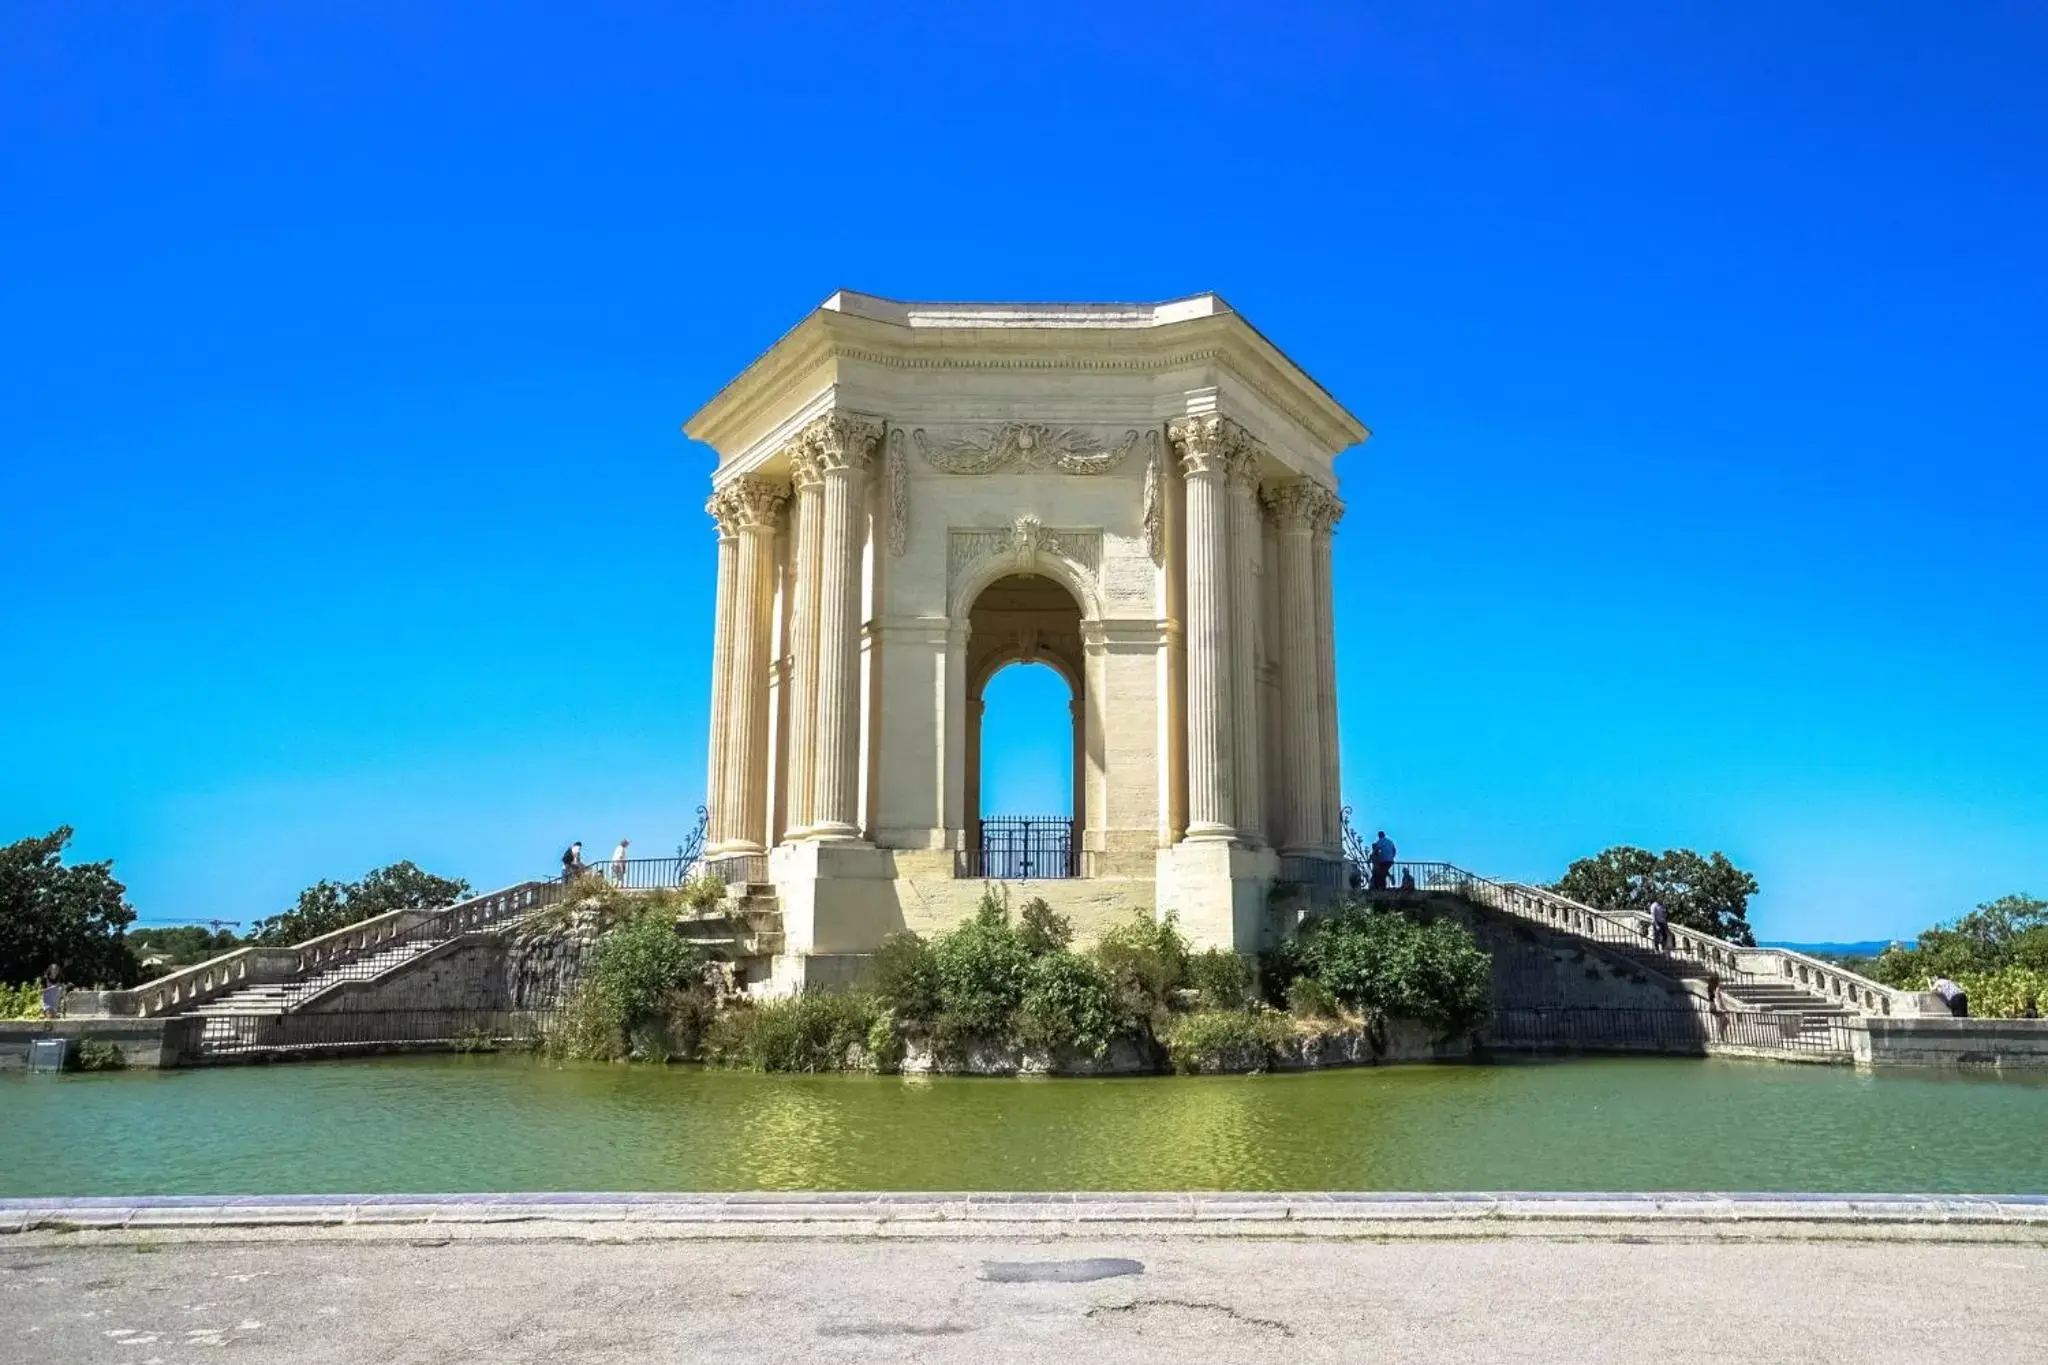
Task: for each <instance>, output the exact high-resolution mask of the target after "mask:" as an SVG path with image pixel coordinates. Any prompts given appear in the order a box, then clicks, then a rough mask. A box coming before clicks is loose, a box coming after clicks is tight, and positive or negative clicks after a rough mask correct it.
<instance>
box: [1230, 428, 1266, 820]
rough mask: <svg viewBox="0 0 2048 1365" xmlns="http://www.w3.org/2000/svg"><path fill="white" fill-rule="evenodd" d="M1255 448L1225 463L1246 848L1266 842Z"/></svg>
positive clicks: (1245, 442) (1242, 444)
mask: <svg viewBox="0 0 2048 1365" xmlns="http://www.w3.org/2000/svg"><path fill="white" fill-rule="evenodd" d="M1258 459H1259V451H1258V447H1257V446H1256V445H1254V444H1253V443H1252V441H1251V440H1250V438H1249V437H1244V438H1242V439H1241V440H1240V441H1239V442H1238V448H1237V449H1236V450H1235V451H1233V452H1232V456H1231V460H1230V655H1231V660H1230V673H1231V683H1230V700H1231V718H1232V719H1231V736H1232V742H1233V744H1234V745H1235V747H1236V751H1237V752H1236V758H1237V765H1236V766H1237V774H1236V784H1235V789H1236V792H1237V811H1236V817H1237V832H1238V835H1239V837H1241V838H1243V839H1244V840H1245V841H1246V842H1248V843H1255V842H1258V841H1260V840H1262V839H1263V838H1264V837H1265V829H1266V813H1265V805H1266V801H1265V791H1266V781H1265V777H1264V765H1263V763H1262V762H1261V760H1262V759H1263V758H1264V756H1265V748H1266V746H1265V744H1264V742H1263V727H1262V726H1261V725H1260V723H1259V719H1260V718H1259V701H1260V694H1261V693H1262V692H1264V691H1265V689H1264V688H1262V687H1261V686H1260V685H1259V591H1258V580H1257V579H1256V578H1254V577H1253V576H1252V556H1253V555H1254V554H1255V553H1256V552H1257V550H1258V547H1259V542H1260V540H1261V539H1262V537H1261V534H1260V529H1259V504H1258V473H1257V465H1258Z"/></svg>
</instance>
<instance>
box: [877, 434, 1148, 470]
mask: <svg viewBox="0 0 2048 1365" xmlns="http://www.w3.org/2000/svg"><path fill="white" fill-rule="evenodd" d="M910 439H911V441H912V442H913V443H915V444H916V446H917V451H918V454H920V455H922V456H924V458H925V462H926V463H927V464H929V465H931V467H932V468H934V469H936V470H938V471H939V472H940V473H942V474H994V473H996V472H998V471H1000V470H1004V469H1008V468H1010V467H1011V466H1012V465H1016V466H1018V467H1021V468H1023V469H1027V470H1032V471H1038V472H1044V471H1047V470H1051V471H1056V472H1058V473H1061V474H1107V473H1109V472H1110V471H1111V470H1113V469H1115V468H1116V467H1117V466H1118V465H1120V464H1122V463H1123V461H1124V457H1125V456H1127V455H1129V454H1130V453H1131V451H1132V450H1133V449H1135V448H1136V447H1137V444H1138V433H1137V432H1136V431H1127V432H1125V433H1124V435H1123V439H1122V440H1120V441H1118V442H1117V443H1116V444H1115V445H1108V444H1106V443H1104V442H1103V441H1101V440H1099V439H1097V438H1096V437H1094V436H1091V435H1090V434H1088V433H1087V432H1085V431H1082V430H1081V429H1080V428H1078V427H1055V426H1048V425H1046V424H1045V423H1043V422H1004V423H1003V424H1002V425H1001V426H998V427H997V428H996V429H995V430H994V431H992V432H989V433H986V434H985V435H984V436H983V437H982V439H981V440H979V441H974V440H966V439H961V438H958V437H949V436H934V435H932V434H931V433H929V432H927V431H926V430H925V429H924V428H922V427H919V428H918V429H917V430H916V431H913V432H911V433H910Z"/></svg>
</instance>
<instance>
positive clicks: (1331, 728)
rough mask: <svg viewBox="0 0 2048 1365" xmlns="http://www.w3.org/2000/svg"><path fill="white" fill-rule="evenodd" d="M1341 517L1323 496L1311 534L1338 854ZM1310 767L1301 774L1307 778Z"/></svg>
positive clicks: (1319, 679)
mask: <svg viewBox="0 0 2048 1365" xmlns="http://www.w3.org/2000/svg"><path fill="white" fill-rule="evenodd" d="M1343 518H1344V504H1343V503H1341V502H1339V501H1337V499H1336V498H1335V497H1330V496H1326V497H1325V498H1324V499H1322V500H1321V501H1320V502H1319V503H1318V504H1317V508H1316V512H1315V521H1314V525H1315V530H1314V533H1313V537H1312V544H1313V547H1314V548H1313V551H1312V559H1313V562H1314V563H1313V569H1314V574H1315V587H1316V632H1315V634H1316V719H1317V722H1318V724H1319V726H1320V728H1321V730H1322V763H1321V764H1320V768H1321V777H1322V786H1323V800H1322V805H1323V809H1322V818H1323V839H1322V842H1323V848H1324V850H1325V851H1326V852H1328V853H1331V854H1333V855H1334V854H1336V853H1338V852H1339V851H1341V850H1342V848H1343V846H1344V834H1343V830H1342V828H1341V825H1342V821H1343V817H1344V785H1343V781H1342V774H1341V773H1340V772H1339V771H1338V764H1337V614H1336V598H1335V594H1334V591H1333V588H1334V585H1333V583H1332V582H1331V574H1330V537H1331V534H1332V533H1333V532H1334V531H1335V530H1336V529H1337V523H1338V522H1339V521H1341V520H1343ZM1313 775H1314V770H1310V771H1308V772H1304V773H1303V774H1302V780H1303V781H1309V780H1311V778H1312V776H1313Z"/></svg>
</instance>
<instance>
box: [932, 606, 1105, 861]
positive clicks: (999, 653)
mask: <svg viewBox="0 0 2048 1365" xmlns="http://www.w3.org/2000/svg"><path fill="white" fill-rule="evenodd" d="M1081 623H1082V611H1081V606H1080V604H1079V603H1078V602H1076V601H1075V599H1074V597H1073V595H1072V594H1071V593H1069V592H1068V591H1067V589H1066V588H1064V587H1063V586H1061V585H1060V584H1059V583H1058V582H1056V581H1055V580H1053V579H1051V578H1048V577H1045V576H1042V575H1038V574H1027V573H1012V574H1006V575H1004V576H1003V577H1000V578H997V579H996V580H994V581H993V582H991V583H990V584H988V586H986V587H985V588H983V589H982V590H981V591H980V592H979V593H978V594H977V595H976V596H975V598H974V601H973V605H972V606H971V607H970V608H969V609H968V613H967V737H966V738H967V743H966V752H965V754H964V755H963V757H964V759H965V760H966V773H965V783H964V787H965V791H964V796H965V800H964V803H963V805H964V812H963V813H964V814H965V816H966V821H967V829H966V835H967V838H966V845H967V846H966V849H965V850H964V854H965V865H964V866H963V868H962V869H961V870H962V872H963V873H964V874H965V875H968V876H975V877H980V876H1003V877H1019V876H1024V875H1036V876H1062V877H1067V876H1078V875H1080V874H1081V871H1082V863H1081V848H1082V843H1083V839H1082V836H1083V832H1084V831H1085V830H1086V829H1087V828H1088V816H1089V812H1088V809H1087V785H1088V784H1087V780H1086V763H1087V757H1086V755H1087V749H1086V743H1087V733H1086V732H1087V726H1086V720H1085V718H1086V716H1087V714H1088V684H1087V675H1088V670H1087V666H1086V651H1085V646H1084V643H1083V637H1082V625H1081ZM1014 663H1042V664H1045V665H1047V666H1049V667H1050V668H1052V669H1053V671H1054V672H1056V673H1058V674H1059V675H1060V676H1061V677H1062V678H1064V679H1065V680H1066V684H1067V688H1068V690H1069V692H1070V693H1071V695H1072V701H1071V702H1070V704H1069V716H1070V723H1069V728H1068V739H1067V744H1068V747H1069V748H1070V749H1071V752H1072V754H1073V765H1074V771H1073V786H1072V791H1073V796H1072V802H1071V809H1070V810H1069V811H1068V812H1067V815H1066V819H1067V825H1068V828H1067V830H1066V835H1065V842H1064V853H1063V854H1062V855H1060V857H1059V858H1058V859H1057V860H1051V859H1050V856H1049V855H1050V854H1051V851H1052V845H1051V843H1050V842H1048V841H1047V840H1046V839H1045V837H1044V832H1043V831H1017V830H1010V829H1006V830H1004V831H1003V834H1004V837H1003V838H1002V839H989V838H985V833H984V830H983V827H982V809H981V772H982V762H981V759H982V718H983V697H984V693H985V691H986V689H987V687H988V683H989V679H991V678H993V677H994V676H995V675H996V674H997V673H998V672H1000V671H1001V670H1002V669H1004V668H1005V667H1007V666H1009V665H1010V664H1014ZM1051 738H1052V737H1051V736H1047V739H1048V740H1050V739H1051ZM1016 814H1017V815H1019V816H1022V815H1025V814H1040V813H1039V812H1017V813H1016ZM1019 840H1021V841H1022V842H1018V841H1019ZM984 850H991V851H990V852H988V853H986V854H985V852H984ZM1020 853H1021V854H1022V855H1023V859H1024V860H1027V861H1020V858H1019V856H1018V855H1019V854H1020ZM990 858H996V859H998V861H996V862H991V861H989V859H990Z"/></svg>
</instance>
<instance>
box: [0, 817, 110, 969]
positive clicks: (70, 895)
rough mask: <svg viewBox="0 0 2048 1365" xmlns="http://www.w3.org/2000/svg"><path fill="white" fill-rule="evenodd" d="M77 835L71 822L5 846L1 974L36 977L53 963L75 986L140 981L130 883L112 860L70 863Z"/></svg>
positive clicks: (1, 856)
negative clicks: (131, 940)
mask: <svg viewBox="0 0 2048 1365" xmlns="http://www.w3.org/2000/svg"><path fill="white" fill-rule="evenodd" d="M70 842H71V827H70V826H69V825H65V826H61V827H60V828H58V829H55V830H52V831H51V832H50V833H48V834H45V835H43V836H42V837H41V838H33V839H21V840H18V841H16V842H15V843H11V844H8V845H7V846H6V847H4V848H0V981H29V980H33V979H34V978H36V977H39V976H41V975H42V974H43V969H44V968H45V967H48V966H49V965H50V964H51V963H52V962H54V963H56V964H57V965H58V966H60V967H62V968H63V969H64V975H65V977H66V979H67V980H69V981H70V982H71V984H72V985H74V986H84V985H97V986H130V985H133V984H134V983H135V980H136V978H137V976H138V975H139V973H140V969H139V968H138V967H137V966H136V962H135V954H134V953H133V952H132V951H130V949H129V945H128V941H127V938H126V930H127V928H128V926H129V925H130V924H133V923H134V922H135V911H134V909H133V908H131V907H130V906H129V904H128V901H127V888H126V887H124V886H122V885H121V883H120V882H118V881H116V880H114V870H113V869H114V865H113V863H111V862H103V863H75V864H73V865H72V866H70V867H66V866H65V865H64V861H63V855H64V848H65V845H67V844H69V843H70Z"/></svg>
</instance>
